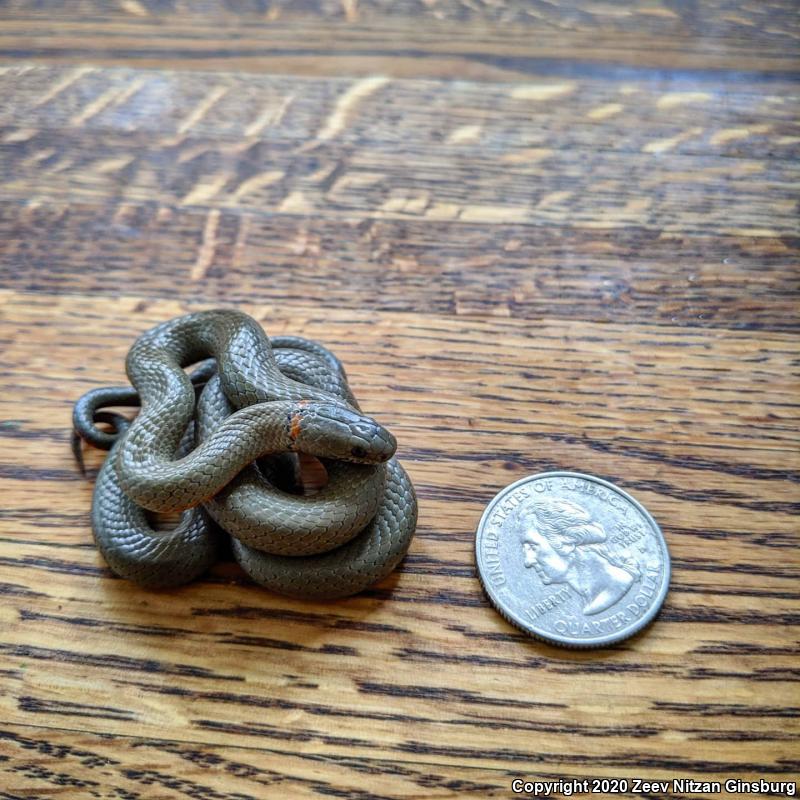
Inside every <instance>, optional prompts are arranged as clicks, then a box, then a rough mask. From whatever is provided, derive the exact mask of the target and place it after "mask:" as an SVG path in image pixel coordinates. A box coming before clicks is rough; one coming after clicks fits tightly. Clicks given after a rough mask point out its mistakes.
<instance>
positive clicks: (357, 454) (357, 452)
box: [350, 445, 367, 458]
mask: <svg viewBox="0 0 800 800" xmlns="http://www.w3.org/2000/svg"><path fill="white" fill-rule="evenodd" d="M350 454H351V455H352V456H353V457H354V458H364V457H365V456H366V455H367V451H366V450H365V449H364V448H363V447H361V446H358V445H357V446H356V447H354V448H353V449H352V450H351V451H350Z"/></svg>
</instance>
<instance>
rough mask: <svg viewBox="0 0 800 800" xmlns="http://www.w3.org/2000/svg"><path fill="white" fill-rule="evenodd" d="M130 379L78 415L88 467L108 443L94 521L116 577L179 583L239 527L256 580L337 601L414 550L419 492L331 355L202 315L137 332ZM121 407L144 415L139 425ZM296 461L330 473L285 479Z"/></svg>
mask: <svg viewBox="0 0 800 800" xmlns="http://www.w3.org/2000/svg"><path fill="white" fill-rule="evenodd" d="M194 364H199V367H198V368H197V369H195V371H194V372H192V373H191V374H187V372H186V369H187V368H188V367H190V366H191V365H194ZM126 372H127V375H128V378H129V380H130V382H131V386H127V387H105V388H99V389H93V390H91V391H89V392H87V393H86V394H85V395H83V397H81V398H80V399H79V400H78V402H77V403H76V404H75V407H74V410H73V427H74V431H75V433H76V438H75V440H74V442H73V445H74V450H75V452H76V455H77V456H78V457H79V463H80V464H81V465H82V461H81V460H80V449H79V441H80V439H83V440H85V441H87V442H88V443H90V444H92V445H94V446H96V447H100V448H103V449H107V450H109V454H108V456H107V457H106V459H105V461H104V462H103V465H102V466H101V468H100V470H99V472H98V474H97V478H96V480H95V488H94V493H93V500H92V513H91V520H92V531H93V534H94V539H95V542H96V544H97V546H98V548H99V550H100V552H101V553H102V555H103V557H104V558H105V560H106V562H107V564H108V565H109V567H110V568H111V569H112V571H113V572H115V573H116V574H117V575H119V576H121V577H123V578H127V579H129V580H132V581H135V582H137V583H139V584H141V585H143V586H147V587H151V588H167V587H174V586H180V585H182V584H184V583H188V582H189V581H191V580H194V579H195V578H197V577H199V576H200V575H201V574H203V573H204V572H205V571H206V570H207V569H208V568H209V567H210V566H211V565H212V564H213V563H215V562H216V561H217V560H218V559H219V557H220V554H221V552H222V551H223V549H224V546H225V539H226V534H228V535H229V537H230V544H231V549H232V551H233V555H234V557H235V559H236V561H237V562H238V563H239V564H240V566H241V567H242V569H243V570H244V571H245V572H246V573H247V574H248V575H249V576H250V577H251V578H252V579H253V580H254V581H256V582H257V583H259V584H261V585H263V586H265V587H266V588H268V589H270V590H272V591H274V592H277V593H280V594H284V595H288V596H291V597H299V598H308V599H332V598H337V597H344V596H347V595H351V594H355V593H358V592H360V591H363V590H364V589H366V588H367V587H369V586H371V585H372V584H374V583H376V582H378V581H380V580H382V579H383V578H384V577H386V576H387V575H388V574H389V573H390V572H392V570H394V569H395V567H396V566H397V564H398V563H399V562H400V561H401V560H402V558H403V557H404V556H405V554H406V552H407V550H408V548H409V545H410V543H411V539H412V537H413V534H414V531H415V528H416V522H417V500H416V494H415V491H414V487H413V485H412V483H411V480H410V478H409V476H408V474H407V473H406V471H405V469H404V468H403V467H402V465H401V464H400V463H399V461H398V460H397V458H396V457H395V452H396V448H397V442H396V440H395V438H394V436H393V435H392V434H391V433H390V432H389V431H388V430H387V429H386V428H384V427H383V426H382V425H380V424H379V423H378V422H377V421H375V420H374V419H373V418H372V417H369V416H367V415H365V414H364V413H363V412H362V411H361V409H360V407H359V405H358V403H357V401H356V399H355V397H354V396H353V394H352V392H351V390H350V388H349V384H348V381H347V376H346V373H345V370H344V367H343V366H342V364H341V362H340V361H339V359H337V358H336V357H335V356H334V355H333V353H331V352H330V351H329V350H328V349H327V348H325V347H323V346H322V345H320V344H318V343H317V342H313V341H311V340H308V339H304V338H301V337H296V336H278V337H272V338H270V337H268V336H267V334H266V333H265V332H264V330H263V329H262V328H261V326H260V325H259V323H258V322H256V320H254V319H252V318H251V317H249V316H248V315H246V314H244V313H242V312H239V311H235V310H229V309H218V310H212V311H201V312H194V313H190V314H186V315H183V316H181V317H177V318H175V319H172V320H169V321H168V322H165V323H162V324H161V325H158V326H156V327H154V328H152V329H151V330H149V331H146V332H145V333H143V334H142V335H141V336H139V338H138V339H137V340H136V341H135V342H134V344H133V346H132V347H131V349H130V351H129V352H128V356H127V358H126ZM111 406H131V407H133V406H138V407H139V409H140V410H139V412H138V414H137V415H136V416H135V417H134V419H133V420H129V419H128V418H127V417H125V416H123V415H121V414H119V413H116V412H111V411H108V410H107V409H108V408H109V407H111ZM98 422H105V423H107V424H108V425H110V427H111V430H110V431H109V430H101V429H100V428H98V427H97V424H96V423H98ZM76 443H77V444H76ZM293 454H305V455H306V456H314V457H315V458H317V459H319V461H320V462H321V464H322V465H323V466H324V467H325V470H326V472H327V476H328V481H327V484H326V485H325V486H324V487H323V488H322V489H321V490H320V491H318V492H317V493H316V494H312V495H303V494H297V493H292V492H291V491H287V489H286V488H285V487H284V486H283V485H282V484H283V483H285V478H282V477H281V472H282V470H285V468H286V464H287V463H289V464H291V463H293V462H292V459H293V458H296V456H294V455H293ZM173 512H181V515H180V520H179V522H178V523H177V524H176V525H175V526H174V527H173V528H172V529H171V530H167V531H164V530H157V529H156V526H155V519H154V514H156V513H173Z"/></svg>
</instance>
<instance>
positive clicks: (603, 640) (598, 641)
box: [475, 470, 672, 650]
mask: <svg viewBox="0 0 800 800" xmlns="http://www.w3.org/2000/svg"><path fill="white" fill-rule="evenodd" d="M540 478H583V479H585V480H590V481H592V482H594V483H599V484H601V485H602V486H605V487H606V488H608V489H611V490H613V491H614V492H617V493H618V494H620V495H622V497H624V498H625V499H626V500H628V501H629V502H630V503H632V504H633V505H634V506H635V507H636V508H637V509H638V510H639V511H640V512H641V513H642V515H643V516H644V518H645V519H646V520H647V521H648V522H649V523H650V525H652V526H653V528H655V530H656V531H657V532H658V535H659V540H660V543H661V550H662V553H663V555H664V579H663V581H662V584H661V588H660V589H659V591H658V595H657V596H656V599H655V602H654V603H653V605H652V607H651V608H650V610H649V611H648V612H647V613H646V614H645V615H644V616H643V617H641V618H640V619H639V620H637V622H636V624H635V625H633V626H632V627H630V628H626V629H624V630H623V631H619V632H617V633H611V634H608V635H606V636H602V637H597V638H594V639H586V640H582V641H575V640H574V639H568V638H564V637H559V636H558V634H550V633H546V632H542V631H540V630H537V629H535V628H533V626H532V625H531V624H530V623H526V622H523V621H522V620H521V619H518V618H517V616H516V615H515V614H514V613H513V612H512V611H509V610H508V609H505V608H503V605H502V601H501V600H500V599H499V598H498V597H497V596H496V595H495V593H494V591H493V590H492V587H491V586H490V585H489V584H488V581H485V580H484V578H483V573H482V571H481V558H480V544H481V540H482V538H483V528H484V525H485V523H486V521H487V519H488V517H489V516H490V514H491V512H492V509H493V508H494V507H495V505H496V504H497V502H498V501H499V500H500V498H501V497H504V496H505V495H506V494H508V493H509V492H512V491H513V490H514V489H516V488H517V487H518V486H521V485H523V484H526V483H530V482H532V481H535V480H539V479H540ZM475 568H476V570H477V573H478V579H479V580H480V582H481V586H483V590H484V592H485V593H486V595H487V597H488V598H489V600H490V601H491V603H492V605H493V606H494V608H495V610H496V611H498V612H499V613H500V615H501V616H503V617H504V618H505V619H506V620H508V621H509V622H510V623H512V624H513V625H515V626H516V627H517V628H520V629H521V630H523V631H525V633H527V634H529V635H530V636H532V637H534V638H536V639H540V640H542V641H544V642H547V643H548V644H554V645H558V646H560V647H569V648H573V649H576V650H590V649H593V648H599V647H607V646H608V645H611V644H616V643H618V642H621V641H624V640H625V639H629V638H630V637H631V636H635V635H636V634H637V633H639V632H640V631H641V630H643V629H644V628H646V627H647V626H648V625H649V624H650V623H651V622H652V621H653V620H654V619H655V618H656V616H657V615H658V612H659V611H661V607H662V606H663V605H664V600H665V599H666V596H667V592H668V591H669V582H670V579H671V577H672V560H671V559H670V555H669V547H668V545H667V540H666V538H665V537H664V532H663V531H662V530H661V527H660V526H659V524H658V523H657V522H656V521H655V519H654V518H653V515H652V514H651V513H650V512H649V511H648V510H647V509H646V508H645V507H644V506H643V505H642V504H641V503H640V502H639V501H638V500H636V499H635V498H634V497H631V495H629V494H628V493H627V492H626V491H625V490H624V489H620V488H619V486H617V485H615V484H613V483H611V482H610V481H606V480H603V478H598V477H596V476H594V475H588V474H587V473H585V472H569V471H561V470H556V471H554V472H537V473H536V474H535V475H529V476H527V477H525V478H520V479H519V480H518V481H514V483H510V484H509V485H508V486H506V487H505V488H503V489H501V490H500V491H499V492H498V493H497V494H496V495H495V496H494V497H493V498H492V499H491V500H490V501H489V504H488V505H487V506H486V508H485V509H484V512H483V514H482V515H481V519H480V522H479V523H478V527H477V530H476V531H475Z"/></svg>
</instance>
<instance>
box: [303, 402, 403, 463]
mask: <svg viewBox="0 0 800 800" xmlns="http://www.w3.org/2000/svg"><path fill="white" fill-rule="evenodd" d="M289 427H290V436H291V438H292V440H293V442H294V444H295V449H296V450H300V451H302V452H305V453H310V454H312V455H314V456H317V457H321V458H336V459H340V460H342V461H355V462H357V463H359V464H379V463H381V462H383V461H388V460H389V459H390V458H391V457H392V456H393V455H394V453H395V450H396V449H397V440H396V439H395V438H394V436H392V434H391V433H389V431H387V430H386V428H384V427H383V426H382V425H379V424H378V423H377V422H375V420H374V419H372V418H371V417H367V416H365V415H364V414H359V413H358V412H356V411H353V410H352V409H350V408H347V407H346V406H344V405H338V404H336V403H319V402H313V403H299V404H298V405H297V409H296V411H295V412H294V413H293V414H292V415H291V418H290V420H289Z"/></svg>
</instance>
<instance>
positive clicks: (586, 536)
mask: <svg viewBox="0 0 800 800" xmlns="http://www.w3.org/2000/svg"><path fill="white" fill-rule="evenodd" d="M475 556H476V561H477V565H478V575H479V576H480V579H481V582H482V584H483V587H484V589H485V590H486V594H487V595H488V597H489V599H490V600H491V601H492V603H493V604H494V606H495V607H496V608H497V610H498V611H499V612H500V613H501V614H502V615H503V616H504V617H505V618H506V619H507V620H508V621H509V622H511V623H513V624H514V625H517V626H518V627H520V628H522V630H524V631H527V632H528V633H530V634H531V635H533V636H536V637H538V638H540V639H544V640H545V641H547V642H550V643H552V644H557V645H563V646H565V647H604V646H606V645H610V644H614V643H615V642H619V641H621V640H623V639H626V638H628V637H629V636H632V635H633V634H635V633H637V632H638V631H640V630H641V629H642V628H644V627H645V626H646V625H647V624H648V623H649V622H651V621H652V620H653V618H654V617H655V616H656V614H658V611H659V609H660V608H661V605H662V604H663V602H664V598H665V597H666V595H667V589H668V587H669V576H670V560H669V551H668V550H667V543H666V542H665V540H664V535H663V534H662V533H661V529H660V528H659V527H658V524H657V523H656V521H655V520H654V519H653V517H652V516H650V514H649V513H648V512H647V510H646V509H645V508H644V507H643V506H642V505H641V504H640V503H638V502H637V501H636V500H634V499H633V498H632V497H631V496H630V495H629V494H628V493H627V492H624V491H623V490H622V489H620V488H619V487H618V486H614V484H613V483H609V482H608V481H604V480H601V479H600V478H596V477H595V476H593V475H584V474H582V473H579V472H542V473H540V474H538V475H531V476H530V477H528V478H523V479H522V480H519V481H517V482H516V483H512V484H511V485H510V486H507V487H506V488H505V489H503V490H502V491H501V492H500V493H499V494H498V495H497V496H496V497H495V498H494V499H493V500H492V501H491V502H490V503H489V505H488V506H487V507H486V510H485V511H484V513H483V516H482V517H481V521H480V524H479V525H478V531H477V536H476V541H475Z"/></svg>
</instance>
